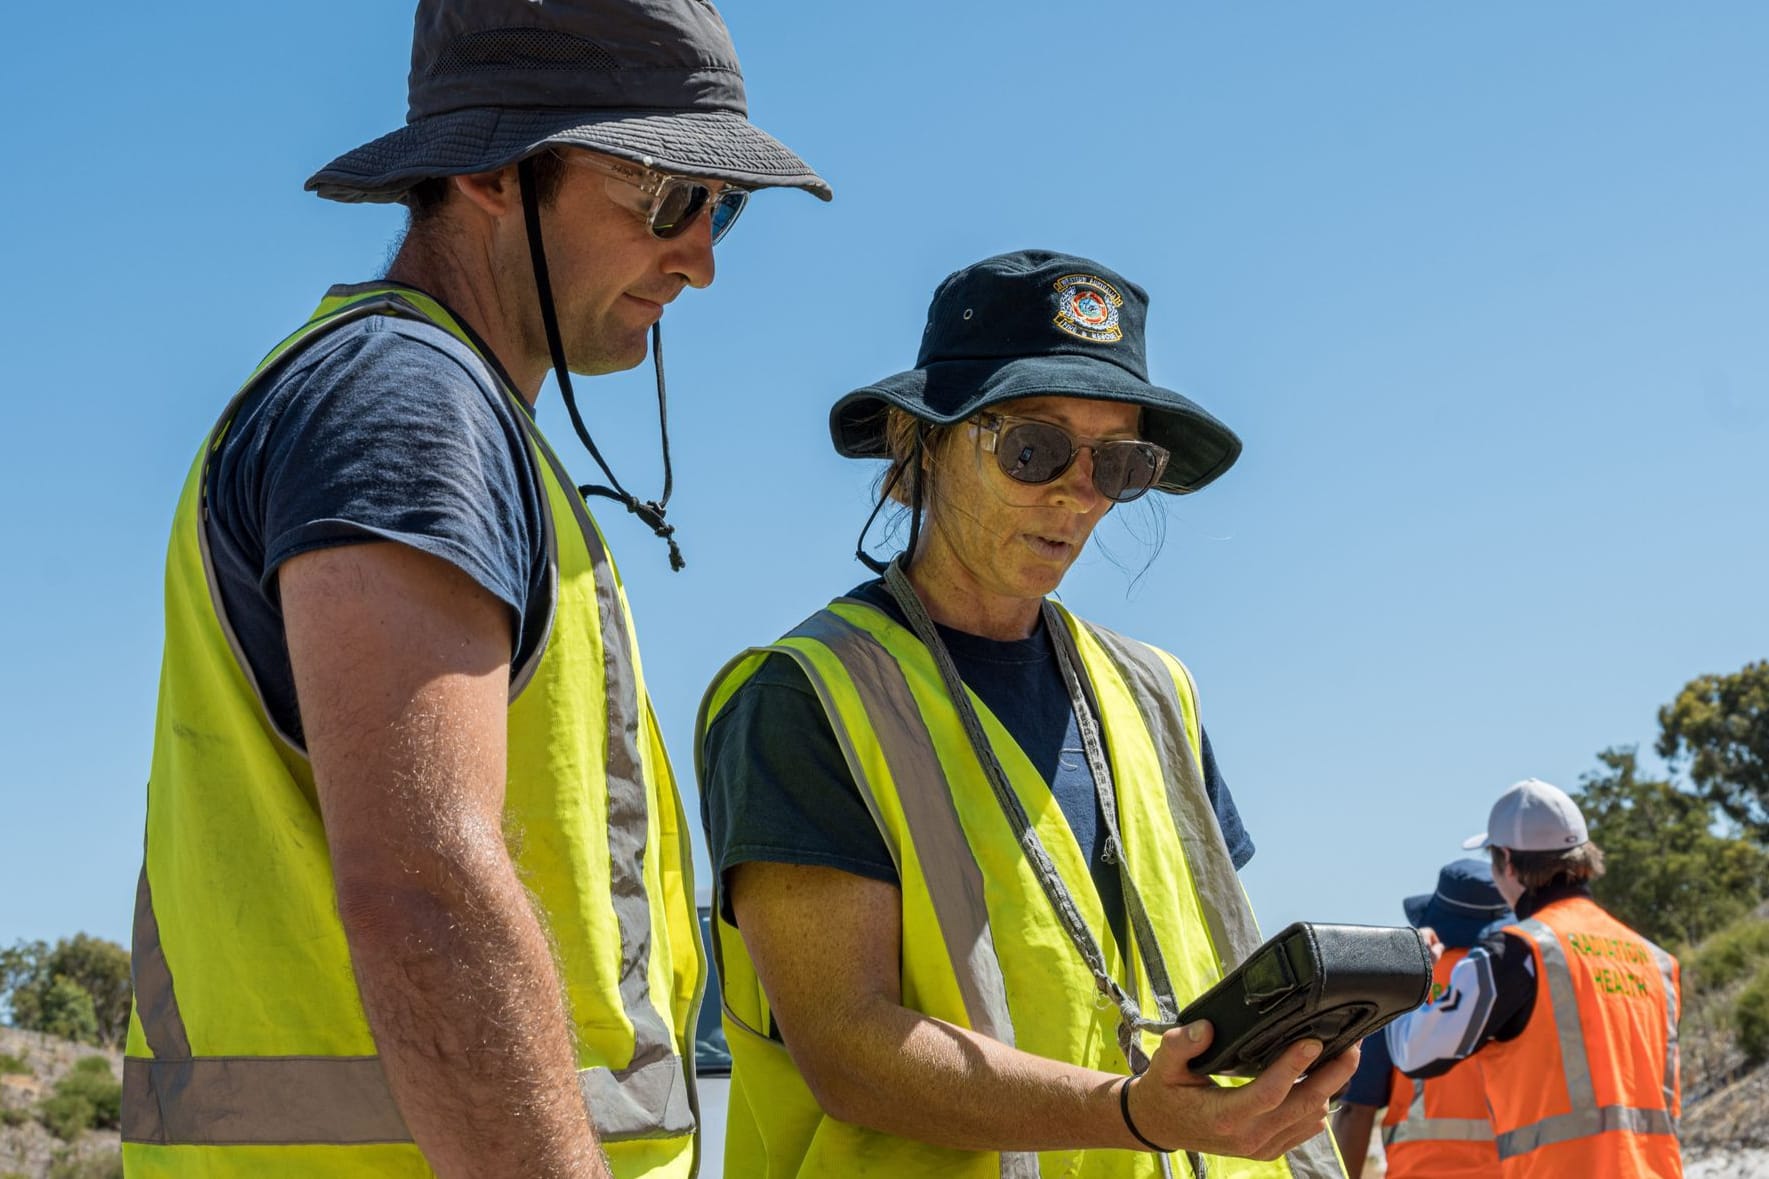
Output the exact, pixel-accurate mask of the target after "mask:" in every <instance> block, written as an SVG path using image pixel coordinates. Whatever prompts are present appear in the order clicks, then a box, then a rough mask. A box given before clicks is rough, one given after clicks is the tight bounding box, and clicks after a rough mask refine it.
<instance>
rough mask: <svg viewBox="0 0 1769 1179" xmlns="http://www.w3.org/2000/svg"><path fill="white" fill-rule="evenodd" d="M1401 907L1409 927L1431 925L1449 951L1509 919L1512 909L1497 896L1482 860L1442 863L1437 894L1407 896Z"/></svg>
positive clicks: (1490, 871) (1494, 886)
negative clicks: (1493, 925) (1487, 928)
mask: <svg viewBox="0 0 1769 1179" xmlns="http://www.w3.org/2000/svg"><path fill="white" fill-rule="evenodd" d="M1401 907H1402V908H1403V909H1405V910H1406V914H1407V922H1408V923H1409V924H1411V925H1412V926H1414V927H1415V928H1417V927H1419V926H1423V925H1428V926H1430V927H1431V928H1432V929H1433V930H1435V931H1436V932H1437V936H1438V937H1439V938H1440V939H1442V941H1443V944H1444V945H1446V946H1449V947H1451V948H1452V949H1467V948H1468V947H1470V946H1472V945H1473V944H1474V943H1475V942H1477V941H1479V940H1480V931H1481V930H1483V929H1485V928H1486V927H1487V926H1489V925H1491V924H1492V923H1493V922H1495V921H1509V920H1511V906H1510V905H1507V904H1506V903H1505V898H1504V897H1502V896H1500V895H1499V890H1498V887H1497V886H1496V885H1494V884H1493V870H1492V866H1491V865H1489V864H1488V863H1487V862H1486V861H1485V860H1457V861H1455V862H1454V863H1451V864H1445V865H1444V866H1443V869H1442V870H1441V871H1439V872H1438V874H1437V891H1436V892H1432V893H1427V894H1426V895H1424V896H1417V897H1408V898H1407V899H1406V900H1404V901H1402V902H1401Z"/></svg>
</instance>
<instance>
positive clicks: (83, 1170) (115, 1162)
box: [0, 1027, 123, 1179]
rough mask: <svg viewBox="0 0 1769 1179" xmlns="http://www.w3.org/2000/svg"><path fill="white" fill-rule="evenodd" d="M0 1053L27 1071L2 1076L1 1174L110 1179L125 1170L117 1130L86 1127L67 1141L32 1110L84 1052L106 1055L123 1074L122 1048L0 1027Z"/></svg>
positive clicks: (14, 1178) (8, 1177)
mask: <svg viewBox="0 0 1769 1179" xmlns="http://www.w3.org/2000/svg"><path fill="white" fill-rule="evenodd" d="M0 1056H10V1057H15V1058H17V1059H18V1060H20V1061H22V1062H23V1063H24V1066H25V1068H26V1069H27V1070H28V1071H26V1072H19V1073H7V1074H4V1075H0V1179H108V1177H111V1176H120V1175H121V1174H122V1162H121V1149H122V1147H121V1139H120V1138H119V1136H118V1134H117V1132H116V1131H115V1130H106V1131H99V1130H87V1131H84V1132H83V1133H81V1134H80V1135H79V1136H78V1137H77V1138H76V1139H75V1140H74V1141H73V1142H63V1141H62V1140H61V1139H59V1138H57V1137H56V1136H55V1135H53V1134H51V1133H50V1132H49V1131H48V1130H46V1129H44V1128H43V1126H42V1124H41V1123H40V1122H38V1121H37V1120H36V1118H34V1117H33V1116H32V1115H31V1111H32V1110H33V1109H34V1108H35V1107H36V1105H37V1102H38V1101H39V1100H40V1099H41V1098H43V1097H44V1096H46V1095H48V1094H49V1093H51V1092H52V1091H53V1090H54V1088H55V1083H56V1082H57V1081H59V1080H60V1079H61V1078H62V1077H63V1076H64V1075H66V1073H67V1072H68V1070H70V1069H72V1068H73V1067H74V1062H75V1061H76V1060H78V1059H80V1058H81V1057H83V1056H102V1057H104V1058H105V1059H106V1060H108V1061H109V1062H110V1066H111V1072H112V1074H113V1075H115V1076H117V1077H118V1078H121V1077H122V1073H123V1057H122V1054H121V1053H117V1052H105V1051H103V1050H101V1049H98V1048H90V1047H87V1046H86V1045H84V1044H74V1043H70V1042H69V1041H67V1040H60V1039H57V1038H55V1037H54V1036H45V1035H42V1034H40V1033H38V1032H21V1031H19V1030H17V1029H16V1028H7V1027H0Z"/></svg>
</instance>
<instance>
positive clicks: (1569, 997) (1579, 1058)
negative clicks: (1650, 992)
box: [1495, 917, 1677, 1159]
mask: <svg viewBox="0 0 1769 1179" xmlns="http://www.w3.org/2000/svg"><path fill="white" fill-rule="evenodd" d="M1517 928H1519V929H1521V930H1523V931H1524V932H1525V933H1527V934H1528V935H1529V936H1530V938H1531V940H1533V941H1534V942H1535V945H1536V952H1537V953H1538V954H1539V955H1540V957H1541V961H1542V980H1541V981H1542V982H1546V983H1547V984H1548V1002H1549V1006H1550V1007H1552V1008H1553V1010H1554V1031H1555V1035H1556V1036H1557V1037H1558V1038H1559V1040H1560V1061H1561V1073H1562V1075H1563V1076H1564V1077H1565V1080H1566V1094H1567V1103H1568V1105H1569V1107H1570V1108H1571V1109H1572V1111H1573V1112H1571V1113H1565V1114H1557V1115H1555V1116H1554V1117H1549V1118H1543V1119H1542V1120H1540V1121H1538V1122H1532V1123H1530V1124H1529V1125H1527V1126H1519V1127H1517V1128H1516V1129H1515V1130H1509V1131H1507V1132H1506V1133H1503V1134H1500V1135H1499V1136H1498V1137H1497V1139H1496V1140H1495V1141H1497V1143H1498V1147H1499V1157H1500V1158H1501V1159H1508V1158H1514V1157H1515V1156H1517V1155H1520V1154H1527V1153H1529V1152H1530V1151H1532V1150H1535V1149H1537V1148H1538V1147H1542V1146H1552V1145H1554V1144H1555V1143H1558V1142H1570V1141H1572V1140H1573V1139H1575V1138H1588V1137H1590V1136H1591V1135H1593V1134H1604V1133H1608V1132H1610V1131H1613V1130H1623V1131H1626V1132H1628V1133H1632V1134H1675V1133H1676V1132H1677V1124H1676V1120H1675V1119H1674V1118H1672V1116H1671V1114H1670V1108H1671V1107H1673V1106H1674V1105H1675V1096H1676V1095H1675V1082H1676V1063H1675V1061H1676V1026H1677V1016H1676V1007H1677V1000H1676V992H1675V988H1674V987H1673V985H1672V982H1673V980H1672V977H1671V975H1672V972H1673V970H1674V967H1673V966H1672V964H1671V961H1670V955H1668V954H1665V952H1664V951H1663V950H1660V949H1659V948H1658V947H1657V946H1654V945H1653V944H1652V943H1651V942H1646V945H1647V946H1649V947H1650V948H1651V949H1652V951H1653V952H1654V954H1655V956H1658V957H1659V969H1660V971H1662V972H1663V973H1664V974H1665V1000H1666V1008H1667V1010H1668V1011H1669V1012H1670V1017H1669V1018H1670V1025H1671V1042H1670V1048H1671V1051H1670V1052H1668V1053H1667V1054H1666V1065H1665V1069H1666V1079H1665V1104H1666V1108H1665V1109H1635V1108H1632V1107H1630V1106H1625V1105H1606V1106H1602V1107H1599V1106H1598V1105H1597V1093H1596V1088H1595V1086H1594V1085H1593V1084H1592V1082H1591V1058H1590V1054H1589V1052H1588V1051H1587V1050H1586V1048H1585V1032H1584V1027H1583V1026H1582V1025H1581V1024H1580V1022H1579V1000H1578V992H1577V990H1576V989H1575V986H1574V983H1573V980H1572V970H1571V968H1570V967H1569V966H1568V965H1567V961H1566V951H1565V949H1564V948H1562V946H1561V944H1560V938H1559V936H1558V935H1556V934H1555V932H1554V930H1553V929H1552V928H1550V927H1549V926H1548V925H1546V924H1545V923H1543V922H1542V921H1539V920H1537V919H1536V918H1533V917H1532V918H1530V919H1528V920H1526V921H1519V922H1518V923H1517ZM1641 940H1642V941H1645V939H1641ZM1538 985H1540V984H1539V983H1538Z"/></svg>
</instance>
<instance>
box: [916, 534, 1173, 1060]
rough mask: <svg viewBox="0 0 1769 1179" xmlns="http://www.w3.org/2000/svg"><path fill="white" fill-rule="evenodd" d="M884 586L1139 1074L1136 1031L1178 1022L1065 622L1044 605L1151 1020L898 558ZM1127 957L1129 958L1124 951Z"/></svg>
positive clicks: (1140, 1055)
mask: <svg viewBox="0 0 1769 1179" xmlns="http://www.w3.org/2000/svg"><path fill="white" fill-rule="evenodd" d="M885 586H886V588H888V589H889V590H890V592H891V596H892V597H893V598H895V599H896V601H897V605H898V606H900V607H901V608H902V610H903V614H904V616H905V617H906V618H907V619H908V620H909V626H910V629H911V630H913V631H914V632H915V635H916V637H917V638H919V639H920V640H921V641H922V643H923V645H925V646H926V647H927V649H928V652H929V653H930V654H931V655H933V657H934V664H935V666H936V667H938V668H939V670H940V679H941V680H942V681H943V682H944V683H945V685H946V692H947V694H948V695H950V696H951V697H952V704H953V707H954V708H955V709H956V710H957V712H958V719H959V722H960V723H961V724H962V725H963V726H964V732H965V736H966V737H967V738H968V739H969V741H970V744H971V750H972V752H974V753H975V754H976V756H977V761H978V762H979V763H980V764H981V765H982V768H983V776H984V777H986V778H987V779H988V780H989V786H990V788H991V790H992V791H993V792H994V794H995V801H996V802H997V803H999V804H1000V806H1001V813H1002V814H1003V815H1004V816H1005V817H1006V818H1007V822H1008V826H1009V827H1011V828H1012V829H1013V833H1014V837H1015V839H1016V840H1017V841H1018V842H1019V845H1020V851H1021V852H1022V853H1023V854H1024V855H1025V857H1026V861H1027V863H1029V864H1030V865H1031V867H1032V874H1033V875H1034V876H1036V877H1037V878H1038V883H1039V886H1040V887H1041V888H1042V889H1043V890H1044V895H1045V897H1046V899H1048V900H1049V901H1050V907H1051V908H1052V909H1053V910H1054V911H1055V912H1056V916H1057V920H1058V921H1059V922H1060V923H1061V924H1062V927H1063V931H1064V932H1065V933H1067V934H1068V936H1069V941H1070V942H1071V943H1072V944H1073V945H1074V947H1075V950H1076V952H1077V953H1079V954H1080V955H1081V958H1082V960H1083V961H1084V962H1086V963H1087V969H1088V971H1089V972H1090V973H1091V974H1092V975H1093V982H1094V986H1096V987H1097V988H1098V989H1099V992H1100V994H1101V995H1102V996H1103V997H1104V998H1105V999H1107V1000H1109V1001H1110V1002H1111V1003H1112V1004H1113V1005H1115V1006H1116V1007H1117V1009H1118V1046H1119V1048H1121V1049H1122V1050H1123V1052H1124V1059H1125V1060H1126V1061H1127V1062H1128V1063H1129V1064H1130V1068H1131V1071H1132V1072H1133V1073H1141V1072H1142V1071H1143V1070H1144V1069H1145V1068H1147V1067H1148V1063H1149V1057H1148V1054H1147V1053H1146V1052H1144V1051H1143V1047H1142V1044H1141V1043H1140V1041H1139V1040H1138V1038H1137V1034H1136V1033H1137V1032H1138V1031H1151V1032H1157V1033H1159V1032H1164V1031H1167V1030H1169V1029H1171V1028H1174V1027H1177V1026H1178V1003H1177V1002H1176V1001H1175V1000H1174V999H1173V985H1172V983H1171V981H1170V980H1169V978H1168V975H1167V967H1166V963H1165V961H1164V959H1163V958H1162V956H1161V948H1160V946H1159V944H1158V943H1157V942H1156V941H1155V935H1154V930H1153V928H1152V927H1151V926H1150V925H1149V920H1148V910H1147V909H1145V908H1144V907H1143V903H1142V896H1141V894H1140V893H1139V892H1138V891H1137V888H1136V884H1135V882H1134V881H1132V880H1131V878H1130V870H1129V867H1128V866H1127V865H1126V864H1125V863H1124V841H1123V839H1122V838H1120V836H1119V834H1118V804H1117V799H1116V797H1115V795H1114V792H1113V788H1112V778H1111V769H1110V767H1109V766H1108V765H1107V764H1106V758H1105V753H1104V750H1103V749H1102V748H1101V746H1100V740H1099V730H1098V726H1097V725H1096V724H1095V722H1094V717H1093V710H1092V707H1091V705H1090V704H1089V702H1088V700H1087V697H1086V696H1085V694H1084V693H1083V691H1082V688H1081V679H1080V676H1079V674H1077V672H1076V669H1075V662H1074V658H1073V653H1072V652H1071V651H1070V650H1069V649H1068V648H1069V644H1070V642H1071V640H1070V636H1069V633H1068V630H1067V628H1066V627H1065V626H1064V625H1063V623H1062V621H1061V619H1060V618H1059V617H1058V616H1057V614H1056V612H1055V610H1054V609H1053V608H1052V607H1051V606H1050V605H1049V604H1048V603H1046V604H1045V607H1044V623H1045V627H1046V628H1047V629H1048V630H1049V631H1050V635H1051V641H1052V642H1053V643H1054V644H1055V646H1056V651H1057V662H1058V663H1059V665H1060V666H1061V667H1062V670H1063V681H1064V686H1065V687H1067V689H1068V692H1069V702H1070V704H1071V705H1072V706H1073V708H1074V709H1075V718H1076V723H1077V724H1078V725H1079V726H1080V729H1081V741H1082V745H1083V746H1084V747H1085V749H1086V752H1087V764H1088V768H1089V769H1090V770H1091V771H1092V772H1093V782H1094V789H1095V790H1096V791H1098V793H1099V799H1100V813H1101V815H1102V816H1103V818H1104V820H1105V824H1106V855H1107V856H1108V857H1109V859H1110V860H1111V861H1115V862H1116V863H1117V865H1118V878H1119V880H1120V881H1121V882H1122V883H1123V887H1124V903H1125V910H1126V913H1127V915H1128V916H1129V918H1130V922H1131V925H1132V927H1133V929H1134V930H1135V936H1136V942H1137V947H1138V949H1139V950H1140V951H1141V953H1142V957H1143V962H1144V965H1145V966H1146V968H1147V969H1148V972H1149V982H1150V985H1151V987H1152V988H1153V989H1154V991H1155V1002H1156V1015H1155V1018H1153V1019H1151V1018H1149V1017H1147V1016H1144V1015H1143V1013H1142V1010H1141V1009H1140V1008H1139V1007H1138V1006H1137V1002H1136V997H1135V996H1134V995H1132V994H1130V993H1129V992H1128V991H1126V990H1125V988H1124V987H1123V986H1121V985H1119V983H1118V982H1117V980H1116V979H1114V978H1112V976H1111V974H1110V973H1109V972H1108V971H1107V970H1106V960H1105V955H1104V953H1103V952H1102V951H1101V950H1100V947H1099V943H1098V942H1097V941H1096V940H1094V936H1093V931H1092V930H1090V929H1088V928H1087V922H1086V920H1085V919H1083V918H1082V916H1081V910H1080V909H1079V908H1078V907H1077V906H1076V904H1075V898H1074V897H1073V896H1072V895H1071V894H1070V892H1069V888H1068V885H1066V884H1065V883H1064V882H1063V878H1062V876H1061V875H1060V874H1058V872H1057V868H1056V864H1055V862H1053V861H1052V860H1051V858H1050V853H1049V852H1047V851H1046V850H1045V848H1044V842H1043V840H1041V839H1039V838H1038V832H1037V830H1036V829H1034V828H1033V826H1032V822H1031V820H1030V819H1029V818H1028V817H1027V815H1026V809H1025V807H1024V806H1023V805H1022V804H1021V802H1020V797H1019V795H1018V794H1016V793H1015V792H1014V789H1013V786H1012V785H1011V784H1010V783H1009V782H1008V780H1007V772H1006V771H1005V770H1004V769H1002V766H1001V760H1000V759H999V758H997V757H996V756H995V750H994V749H993V748H992V747H991V746H990V744H989V739H988V737H987V736H986V735H985V734H984V732H983V725H982V722H981V721H980V720H979V719H978V718H977V712H976V709H975V707H973V706H972V704H971V702H970V696H969V694H968V693H967V692H966V690H965V687H964V681H963V680H962V679H961V678H960V677H959V674H958V666H957V665H956V664H955V663H953V661H952V655H951V653H950V652H949V651H947V650H946V644H945V643H943V642H941V641H940V635H939V632H938V631H936V630H935V629H934V623H933V619H931V618H929V617H928V613H927V609H926V607H924V606H923V605H922V603H921V598H920V597H918V596H917V595H916V592H915V587H914V586H912V585H910V584H909V578H908V576H907V575H906V574H905V573H904V572H903V568H902V565H901V562H900V560H899V561H892V562H891V564H890V567H889V568H887V569H886V570H885ZM1126 961H1127V963H1128V956H1127V959H1126Z"/></svg>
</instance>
